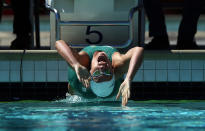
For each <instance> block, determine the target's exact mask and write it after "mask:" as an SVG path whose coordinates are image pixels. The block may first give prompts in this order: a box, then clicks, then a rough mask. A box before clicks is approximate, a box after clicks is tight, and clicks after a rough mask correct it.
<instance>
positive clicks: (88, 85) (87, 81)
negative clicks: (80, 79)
mask: <svg viewBox="0 0 205 131" xmlns="http://www.w3.org/2000/svg"><path fill="white" fill-rule="evenodd" d="M84 81H85V85H86V86H85V87H86V88H89V87H90V81H89V80H88V79H86V80H84Z"/></svg>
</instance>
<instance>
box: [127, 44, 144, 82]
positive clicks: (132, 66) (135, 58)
mask: <svg viewBox="0 0 205 131" xmlns="http://www.w3.org/2000/svg"><path fill="white" fill-rule="evenodd" d="M126 57H127V58H126ZM126 59H130V60H129V66H128V69H127V70H128V71H127V75H126V77H125V79H127V80H129V81H132V80H133V78H134V76H135V74H136V72H137V70H138V69H139V67H140V65H141V63H142V60H143V48H141V47H135V48H132V49H130V50H129V51H128V52H127V53H126V54H125V61H126V62H127V63H126V62H125V68H126V67H127V65H128V60H126Z"/></svg>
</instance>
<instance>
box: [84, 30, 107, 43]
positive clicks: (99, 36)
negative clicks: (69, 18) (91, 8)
mask: <svg viewBox="0 0 205 131" xmlns="http://www.w3.org/2000/svg"><path fill="white" fill-rule="evenodd" d="M91 34H97V35H98V40H97V41H90V40H89V39H87V38H86V39H85V40H86V42H88V43H89V44H99V43H100V42H101V41H102V39H103V35H102V33H100V32H99V31H96V30H93V31H91V26H88V27H87V30H86V35H91Z"/></svg>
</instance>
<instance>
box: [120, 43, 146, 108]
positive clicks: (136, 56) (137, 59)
mask: <svg viewBox="0 0 205 131" xmlns="http://www.w3.org/2000/svg"><path fill="white" fill-rule="evenodd" d="M142 59H143V48H141V47H135V48H132V49H130V50H129V51H128V52H127V53H126V54H125V55H121V59H120V60H121V62H120V70H122V71H124V72H123V74H124V73H126V71H127V70H128V71H127V75H126V77H125V80H124V81H123V83H122V84H121V85H120V88H119V91H118V94H117V96H116V99H118V98H119V97H120V95H122V105H124V106H125V105H126V104H127V102H128V99H129V97H130V84H131V81H132V79H133V77H134V75H135V73H136V72H137V70H138V68H139V67H140V65H141V63H142Z"/></svg>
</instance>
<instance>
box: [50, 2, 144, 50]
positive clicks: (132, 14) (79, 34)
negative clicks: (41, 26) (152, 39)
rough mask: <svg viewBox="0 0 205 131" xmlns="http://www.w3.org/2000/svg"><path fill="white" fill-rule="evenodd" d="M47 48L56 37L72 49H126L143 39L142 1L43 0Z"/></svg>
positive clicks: (52, 46) (52, 47)
mask: <svg viewBox="0 0 205 131" xmlns="http://www.w3.org/2000/svg"><path fill="white" fill-rule="evenodd" d="M46 7H47V8H48V9H49V10H50V11H51V13H50V29H51V30H50V32H51V35H50V36H51V41H50V42H51V49H54V43H55V41H56V40H60V39H62V40H64V41H66V42H67V43H69V44H70V45H71V46H72V47H74V48H83V47H84V46H88V45H111V46H114V47H115V48H121V49H122V48H123V49H126V48H130V47H132V46H133V45H134V46H136V45H140V44H143V42H144V32H145V22H144V11H143V6H142V0H46Z"/></svg>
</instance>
